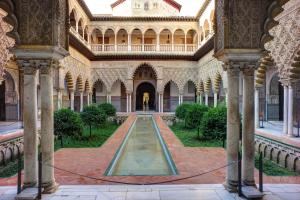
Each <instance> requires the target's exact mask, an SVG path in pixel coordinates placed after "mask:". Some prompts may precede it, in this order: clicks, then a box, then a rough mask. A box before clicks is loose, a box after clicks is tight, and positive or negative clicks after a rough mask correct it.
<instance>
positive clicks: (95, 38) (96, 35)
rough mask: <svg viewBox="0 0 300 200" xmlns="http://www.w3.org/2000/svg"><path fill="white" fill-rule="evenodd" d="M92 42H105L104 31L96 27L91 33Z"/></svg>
mask: <svg viewBox="0 0 300 200" xmlns="http://www.w3.org/2000/svg"><path fill="white" fill-rule="evenodd" d="M91 43H92V44H103V34H102V31H101V30H100V29H98V28H94V29H93V31H92V34H91Z"/></svg>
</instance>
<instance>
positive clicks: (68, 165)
mask: <svg viewBox="0 0 300 200" xmlns="http://www.w3.org/2000/svg"><path fill="white" fill-rule="evenodd" d="M135 117H136V116H135V115H134V114H132V115H130V116H129V118H128V119H127V120H126V122H125V123H124V124H123V125H122V126H120V127H119V129H118V130H117V131H116V132H115V133H114V135H113V136H112V137H111V138H109V139H108V140H107V142H106V143H105V144H103V145H102V147H100V148H81V149H60V150H59V151H57V152H55V166H57V167H59V168H63V169H65V170H68V171H71V172H74V173H79V174H81V175H84V176H90V177H95V178H101V179H109V180H114V181H123V182H130V183H140V184H145V183H154V182H161V181H169V180H174V179H178V178H183V177H187V176H192V175H195V174H199V173H205V172H207V171H210V170H213V169H216V168H219V167H221V166H224V165H225V164H226V152H225V151H224V149H223V148H195V147H184V146H183V145H182V143H181V142H180V141H179V140H178V139H177V137H176V136H175V135H174V134H173V132H172V131H171V130H170V129H169V127H168V126H167V125H166V124H165V123H164V122H163V120H162V119H161V118H160V117H159V115H157V114H155V115H154V117H155V120H156V122H157V125H158V127H159V129H160V131H161V134H162V136H163V138H164V140H165V142H166V144H167V146H168V148H169V151H170V153H171V155H172V158H173V160H174V162H175V164H176V167H177V169H178V171H179V175H176V176H117V177H106V176H104V173H105V170H106V169H107V167H108V165H109V164H110V162H111V160H112V158H113V156H114V154H115V152H116V151H117V149H118V147H119V146H120V144H121V143H122V141H123V139H124V137H125V135H126V133H127V131H128V129H129V128H130V126H131V124H132V123H133V121H134V120H135ZM225 172H226V169H225V168H223V169H219V170H216V171H214V172H212V173H208V174H205V175H202V176H199V177H195V178H191V179H185V180H180V181H176V182H173V183H168V184H220V183H223V182H224V180H225ZM257 175H258V174H257V171H256V177H258V176H257ZM55 178H56V181H57V182H58V183H59V184H62V185H72V184H73V185H78V184H86V185H93V184H111V183H108V182H104V181H100V180H95V179H89V178H85V177H82V176H78V175H74V174H71V173H68V172H64V171H60V170H55ZM264 182H265V183H281V184H285V183H298V184H299V183H300V176H297V177H269V176H265V177H264ZM13 184H16V177H12V178H7V179H0V185H13Z"/></svg>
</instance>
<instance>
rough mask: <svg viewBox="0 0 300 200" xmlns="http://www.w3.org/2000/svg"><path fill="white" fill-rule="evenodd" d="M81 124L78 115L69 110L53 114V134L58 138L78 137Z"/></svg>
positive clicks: (81, 127)
mask: <svg viewBox="0 0 300 200" xmlns="http://www.w3.org/2000/svg"><path fill="white" fill-rule="evenodd" d="M82 132H83V123H82V120H81V118H80V116H79V114H78V113H76V112H74V111H72V110H70V109H60V110H57V111H55V112H54V134H55V135H58V136H61V137H62V136H63V135H67V136H73V137H80V136H81V135H82Z"/></svg>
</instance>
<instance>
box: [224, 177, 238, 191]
mask: <svg viewBox="0 0 300 200" xmlns="http://www.w3.org/2000/svg"><path fill="white" fill-rule="evenodd" d="M223 185H224V187H225V189H226V190H227V191H228V192H231V193H236V192H238V182H237V181H232V180H228V179H227V180H226V182H225V183H223Z"/></svg>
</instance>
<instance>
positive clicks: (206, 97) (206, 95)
mask: <svg viewBox="0 0 300 200" xmlns="http://www.w3.org/2000/svg"><path fill="white" fill-rule="evenodd" d="M205 105H206V106H208V93H207V92H205Z"/></svg>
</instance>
